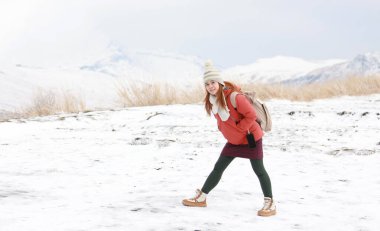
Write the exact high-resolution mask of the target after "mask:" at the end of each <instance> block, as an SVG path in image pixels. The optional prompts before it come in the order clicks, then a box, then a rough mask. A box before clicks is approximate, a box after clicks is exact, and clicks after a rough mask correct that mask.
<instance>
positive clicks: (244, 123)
mask: <svg viewBox="0 0 380 231" xmlns="http://www.w3.org/2000/svg"><path fill="white" fill-rule="evenodd" d="M236 110H237V111H238V112H239V113H240V114H242V115H243V119H242V120H240V122H239V123H238V124H237V125H236V126H237V127H238V129H241V130H242V131H248V130H249V128H250V127H251V126H252V125H253V123H255V121H256V118H257V116H256V111H255V109H254V108H253V106H252V104H251V103H250V102H249V101H248V99H247V98H246V97H245V96H244V95H242V94H238V95H236Z"/></svg>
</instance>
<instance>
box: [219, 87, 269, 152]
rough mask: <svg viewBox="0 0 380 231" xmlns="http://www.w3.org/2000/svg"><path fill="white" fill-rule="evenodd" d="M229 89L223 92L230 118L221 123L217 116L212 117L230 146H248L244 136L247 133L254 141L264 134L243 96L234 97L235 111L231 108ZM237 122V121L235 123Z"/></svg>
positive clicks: (251, 108) (250, 106)
mask: <svg viewBox="0 0 380 231" xmlns="http://www.w3.org/2000/svg"><path fill="white" fill-rule="evenodd" d="M231 92H232V90H231V89H225V90H224V96H225V97H226V102H227V106H228V109H229V110H230V117H229V118H228V120H227V121H222V120H221V119H220V116H219V115H218V114H216V115H214V116H215V118H216V119H217V121H218V128H219V130H220V131H221V132H222V134H223V136H224V137H225V138H226V139H227V141H228V142H229V143H231V144H235V145H240V144H248V141H247V139H246V135H247V133H248V131H250V133H252V134H253V136H254V137H255V140H256V141H258V140H260V139H261V138H262V137H263V135H264V133H263V131H262V130H261V128H260V125H259V124H258V123H257V122H256V112H255V109H254V108H253V106H252V105H251V104H250V103H249V101H248V100H247V98H245V96H244V95H241V94H239V95H237V96H236V109H235V108H234V107H233V106H232V104H231V100H230V94H231ZM236 120H237V121H236Z"/></svg>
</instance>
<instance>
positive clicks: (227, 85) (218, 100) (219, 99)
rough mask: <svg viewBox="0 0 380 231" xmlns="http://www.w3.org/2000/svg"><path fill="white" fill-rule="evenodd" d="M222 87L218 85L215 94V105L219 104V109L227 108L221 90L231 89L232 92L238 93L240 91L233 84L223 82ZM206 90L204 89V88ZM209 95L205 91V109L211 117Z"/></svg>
mask: <svg viewBox="0 0 380 231" xmlns="http://www.w3.org/2000/svg"><path fill="white" fill-rule="evenodd" d="M224 85H225V86H224V87H223V85H222V84H220V83H219V90H218V92H217V93H216V103H217V104H219V107H227V105H226V101H225V100H224V94H223V89H226V88H227V89H231V90H232V91H239V90H240V89H239V88H238V87H237V86H236V85H235V84H233V83H231V82H228V81H224ZM205 89H206V88H205ZM210 95H211V94H210V93H209V92H208V91H207V90H206V96H205V98H204V102H205V109H206V112H207V114H208V115H211V110H212V104H211V103H210Z"/></svg>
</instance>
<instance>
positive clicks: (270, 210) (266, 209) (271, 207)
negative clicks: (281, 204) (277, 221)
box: [257, 197, 276, 217]
mask: <svg viewBox="0 0 380 231" xmlns="http://www.w3.org/2000/svg"><path fill="white" fill-rule="evenodd" d="M257 215H258V216H263V217H269V216H273V215H276V205H275V203H274V201H273V199H272V198H270V197H264V206H263V208H262V209H260V210H259V211H258V212H257Z"/></svg>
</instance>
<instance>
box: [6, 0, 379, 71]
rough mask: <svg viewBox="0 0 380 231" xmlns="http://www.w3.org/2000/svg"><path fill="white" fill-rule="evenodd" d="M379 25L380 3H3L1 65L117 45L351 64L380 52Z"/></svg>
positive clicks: (61, 59)
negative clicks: (359, 56) (361, 55)
mask: <svg viewBox="0 0 380 231" xmlns="http://www.w3.org/2000/svg"><path fill="white" fill-rule="evenodd" d="M379 22H380V1H379V0H314V1H306V0H286V1H285V0H265V1H264V0H0V62H10V63H21V64H25V65H40V66H45V65H51V64H57V63H58V64H62V65H64V64H69V63H76V62H80V63H84V62H86V61H88V60H91V59H93V58H94V57H96V56H98V55H100V54H102V53H104V51H105V50H106V49H107V47H109V46H110V45H112V46H117V47H120V48H122V49H123V50H125V51H128V50H154V51H157V50H162V51H166V52H171V53H179V54H183V55H193V56H198V57H200V58H204V59H208V58H211V59H213V60H214V63H217V64H218V65H219V66H221V67H230V66H234V65H243V64H250V63H253V62H254V61H255V60H257V59H258V58H268V57H273V56H276V55H284V56H294V57H300V58H304V59H309V60H314V59H328V58H343V59H350V58H352V57H354V56H355V55H356V54H359V53H365V52H373V51H380V23H379ZM0 64H1V63H0ZM0 66H1V65H0Z"/></svg>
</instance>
